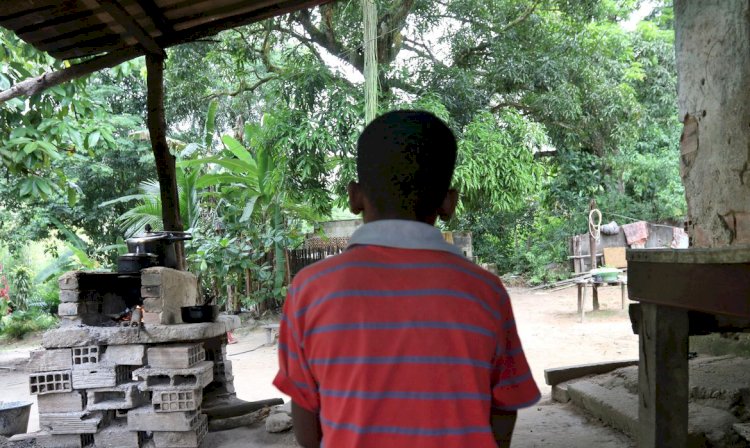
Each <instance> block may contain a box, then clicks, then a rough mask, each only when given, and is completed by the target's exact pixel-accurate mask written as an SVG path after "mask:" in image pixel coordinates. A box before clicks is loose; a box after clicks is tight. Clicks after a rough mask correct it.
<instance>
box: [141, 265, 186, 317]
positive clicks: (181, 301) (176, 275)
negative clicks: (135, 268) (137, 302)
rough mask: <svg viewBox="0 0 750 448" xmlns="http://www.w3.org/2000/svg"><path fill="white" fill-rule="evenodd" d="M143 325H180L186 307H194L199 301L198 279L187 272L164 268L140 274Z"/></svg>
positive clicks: (146, 270)
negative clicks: (182, 309) (182, 310)
mask: <svg viewBox="0 0 750 448" xmlns="http://www.w3.org/2000/svg"><path fill="white" fill-rule="evenodd" d="M141 297H142V298H143V310H144V312H145V313H144V316H143V321H144V322H145V323H146V324H147V325H148V324H167V325H168V324H180V323H182V315H181V310H180V308H182V307H183V306H194V305H196V304H197V299H198V278H197V277H196V276H195V275H193V274H191V273H190V272H186V271H178V270H175V269H170V268H165V267H155V268H148V269H144V270H142V271H141Z"/></svg>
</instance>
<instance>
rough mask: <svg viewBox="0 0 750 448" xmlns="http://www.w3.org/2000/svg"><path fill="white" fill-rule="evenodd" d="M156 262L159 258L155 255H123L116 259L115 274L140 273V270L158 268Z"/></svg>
mask: <svg viewBox="0 0 750 448" xmlns="http://www.w3.org/2000/svg"><path fill="white" fill-rule="evenodd" d="M158 262H159V257H158V256H156V254H149V253H134V254H124V255H120V256H119V257H118V258H117V272H140V271H141V269H146V268H150V267H152V266H158V264H157V263H158Z"/></svg>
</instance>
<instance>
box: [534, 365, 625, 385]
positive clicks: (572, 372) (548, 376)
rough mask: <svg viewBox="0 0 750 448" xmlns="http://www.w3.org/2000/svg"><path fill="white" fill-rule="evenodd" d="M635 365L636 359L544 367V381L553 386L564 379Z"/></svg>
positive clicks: (598, 373)
mask: <svg viewBox="0 0 750 448" xmlns="http://www.w3.org/2000/svg"><path fill="white" fill-rule="evenodd" d="M635 365H638V360H637V359H632V360H629V361H610V362H596V363H592V364H580V365H576V366H567V367H555V368H553V369H544V381H545V382H546V383H547V384H548V385H550V386H555V385H557V384H560V383H562V382H564V381H569V380H573V379H576V378H581V377H583V376H586V375H600V374H602V373H607V372H611V371H613V370H616V369H619V368H621V367H629V366H635Z"/></svg>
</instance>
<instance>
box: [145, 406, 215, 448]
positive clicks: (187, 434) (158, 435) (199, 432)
mask: <svg viewBox="0 0 750 448" xmlns="http://www.w3.org/2000/svg"><path fill="white" fill-rule="evenodd" d="M207 433H208V417H207V416H206V415H205V414H200V415H199V417H198V419H197V420H196V422H195V423H194V424H193V426H192V427H191V428H190V430H188V431H159V432H154V446H155V447H156V448H196V447H199V446H200V444H201V443H202V442H203V438H204V437H206V434H207Z"/></svg>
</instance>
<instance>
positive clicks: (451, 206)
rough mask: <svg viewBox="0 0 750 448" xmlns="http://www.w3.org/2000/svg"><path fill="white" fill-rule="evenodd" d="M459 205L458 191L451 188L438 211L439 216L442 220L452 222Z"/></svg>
mask: <svg viewBox="0 0 750 448" xmlns="http://www.w3.org/2000/svg"><path fill="white" fill-rule="evenodd" d="M457 205H458V191H457V190H456V189H454V188H451V189H450V190H448V192H447V193H445V198H443V202H442V203H441V204H440V207H438V209H437V213H438V216H440V219H441V220H443V221H445V222H448V220H450V219H451V217H452V216H453V214H454V213H455V212H456V206H457Z"/></svg>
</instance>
